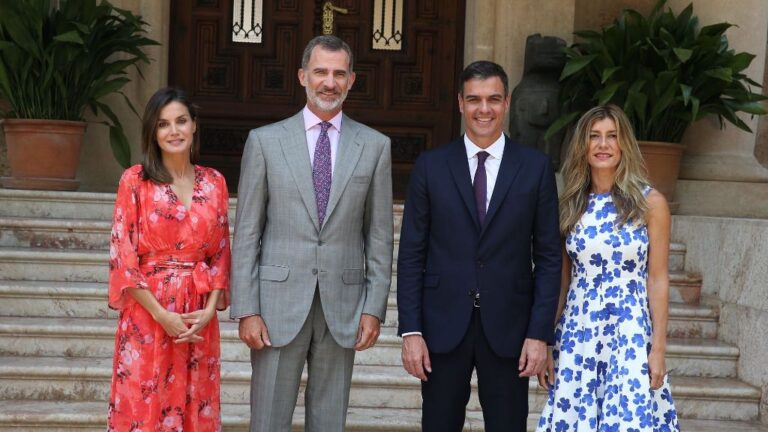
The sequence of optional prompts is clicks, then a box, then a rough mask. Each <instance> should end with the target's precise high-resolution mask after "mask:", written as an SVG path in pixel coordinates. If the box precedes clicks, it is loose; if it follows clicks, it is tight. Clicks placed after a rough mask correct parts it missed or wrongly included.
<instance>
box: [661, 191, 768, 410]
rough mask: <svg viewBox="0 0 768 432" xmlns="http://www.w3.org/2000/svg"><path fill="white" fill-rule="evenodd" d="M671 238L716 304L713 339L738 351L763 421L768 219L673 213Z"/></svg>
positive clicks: (767, 378)
mask: <svg viewBox="0 0 768 432" xmlns="http://www.w3.org/2000/svg"><path fill="white" fill-rule="evenodd" d="M764 205H768V202H765V203H764ZM672 240H673V241H676V242H680V243H684V244H685V245H686V247H687V253H686V258H685V269H686V270H688V271H692V272H697V273H700V274H701V275H702V277H703V287H702V294H703V295H704V296H706V297H705V299H706V300H707V301H712V302H714V303H716V304H718V305H719V306H720V330H719V335H718V337H719V338H720V339H722V340H724V341H725V342H728V343H731V344H734V345H737V346H738V347H739V350H740V352H741V354H740V356H739V363H738V374H739V378H741V379H742V380H744V381H746V382H748V383H750V384H752V385H754V386H757V387H760V389H761V390H762V392H763V399H762V401H761V404H760V416H761V420H762V421H763V422H764V423H768V366H766V359H768V338H766V329H768V220H765V219H735V218H717V217H704V216H679V215H676V216H674V217H673V221H672Z"/></svg>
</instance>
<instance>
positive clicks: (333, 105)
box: [304, 87, 348, 111]
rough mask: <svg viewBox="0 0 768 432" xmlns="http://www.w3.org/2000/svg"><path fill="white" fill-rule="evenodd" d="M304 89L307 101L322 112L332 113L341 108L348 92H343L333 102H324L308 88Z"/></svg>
mask: <svg viewBox="0 0 768 432" xmlns="http://www.w3.org/2000/svg"><path fill="white" fill-rule="evenodd" d="M304 89H305V90H306V92H307V99H308V100H310V101H311V102H312V104H313V105H315V106H316V107H318V108H320V110H322V111H334V110H336V109H338V108H339V107H341V104H342V103H344V99H346V98H347V93H348V90H345V91H343V92H342V93H341V94H340V95H339V97H338V98H337V99H335V100H333V101H326V100H323V99H321V98H320V97H318V96H317V94H316V93H315V92H314V91H313V90H310V88H309V87H304Z"/></svg>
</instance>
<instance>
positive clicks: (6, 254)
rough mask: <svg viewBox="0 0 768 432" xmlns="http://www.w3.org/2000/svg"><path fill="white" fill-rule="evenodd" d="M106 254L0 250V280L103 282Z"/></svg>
mask: <svg viewBox="0 0 768 432" xmlns="http://www.w3.org/2000/svg"><path fill="white" fill-rule="evenodd" d="M108 259H109V253H108V252H107V251H104V250H98V251H97V250H82V249H69V250H65V251H62V250H56V249H30V248H17V247H0V279H4V280H35V281H40V280H43V281H83V282H106V281H107V279H108V272H109V263H108Z"/></svg>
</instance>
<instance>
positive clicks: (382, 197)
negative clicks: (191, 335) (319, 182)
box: [230, 112, 393, 348]
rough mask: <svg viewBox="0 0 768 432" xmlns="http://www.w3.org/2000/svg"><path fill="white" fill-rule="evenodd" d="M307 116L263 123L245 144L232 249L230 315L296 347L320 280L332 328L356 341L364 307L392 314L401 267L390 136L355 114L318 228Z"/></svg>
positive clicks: (345, 127)
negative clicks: (390, 301) (248, 319)
mask: <svg viewBox="0 0 768 432" xmlns="http://www.w3.org/2000/svg"><path fill="white" fill-rule="evenodd" d="M306 141H307V139H306V132H305V130H304V119H303V115H302V113H301V112H299V113H298V114H296V115H295V116H293V117H290V118H288V119H286V120H283V121H281V122H278V123H274V124H271V125H268V126H264V127H261V128H259V129H254V130H252V131H251V132H250V134H249V136H248V141H247V142H246V144H245V150H244V152H243V159H242V163H241V170H240V183H239V186H238V197H237V198H238V199H237V217H236V221H235V238H234V243H233V247H232V273H231V292H232V305H231V312H230V314H231V317H232V318H240V317H243V316H247V315H254V314H260V315H261V316H262V318H263V319H264V321H265V323H266V325H267V329H268V331H269V336H270V339H271V341H272V344H273V346H276V347H279V346H284V345H286V344H288V343H289V342H290V341H292V340H293V339H294V338H295V337H296V335H297V334H298V332H299V330H300V329H301V326H302V325H303V324H304V321H305V319H306V317H307V315H308V314H309V309H310V306H311V304H312V299H313V296H314V292H315V287H316V286H318V287H319V290H320V300H321V303H322V309H323V313H324V316H325V319H326V321H327V323H328V328H329V329H330V331H331V334H332V335H333V337H334V339H335V340H336V342H338V343H339V344H340V345H341V346H343V347H346V348H351V347H353V346H354V344H355V339H356V337H357V329H358V325H359V321H360V315H361V313H366V314H371V315H374V316H376V317H378V318H380V319H381V320H382V321H384V317H385V313H386V308H387V296H388V293H389V286H390V278H391V272H392V241H393V239H392V235H393V233H392V231H393V226H392V225H393V223H392V175H391V171H392V167H391V154H390V141H389V138H387V137H386V136H384V135H382V134H380V133H378V132H376V131H374V130H373V129H371V128H369V127H366V126H364V125H362V124H360V123H358V122H356V121H354V120H352V119H350V118H349V117H347V116H344V117H343V118H342V122H341V135H340V141H339V147H338V151H337V155H336V162H335V167H334V173H333V178H332V183H331V193H330V197H329V200H328V207H327V210H326V217H325V218H326V220H325V223H324V224H323V226H322V228H321V227H320V226H319V223H318V217H317V206H316V204H315V191H314V185H313V182H312V166H311V164H310V159H309V151H308V150H307V142H306Z"/></svg>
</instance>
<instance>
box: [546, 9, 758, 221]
mask: <svg viewBox="0 0 768 432" xmlns="http://www.w3.org/2000/svg"><path fill="white" fill-rule="evenodd" d="M665 4H666V0H659V1H658V2H657V3H656V4H655V6H654V9H653V11H652V12H651V14H650V15H649V16H647V17H645V16H643V15H642V14H640V13H639V12H637V11H635V10H631V9H627V10H625V11H623V13H622V14H621V15H620V16H619V17H618V18H616V19H615V20H614V21H613V23H612V24H610V25H607V26H605V27H603V28H602V29H601V30H600V31H578V32H575V33H574V34H575V35H576V36H577V37H578V38H579V39H580V41H579V42H577V43H575V44H573V45H572V46H570V47H568V48H566V51H565V52H566V56H567V63H566V65H565V67H564V68H563V72H562V74H561V76H560V81H561V84H562V86H561V93H560V94H561V99H562V101H563V102H564V104H565V106H566V110H565V112H566V114H564V115H563V116H561V117H560V118H559V119H558V120H557V121H556V122H555V123H553V124H552V126H551V127H550V128H549V130H548V131H547V137H551V136H553V135H554V134H555V133H556V132H557V131H559V130H560V129H562V128H564V127H567V126H569V125H571V124H573V123H575V121H576V120H578V118H579V117H580V116H581V115H582V114H583V113H584V112H585V111H587V110H588V109H589V108H591V107H593V106H595V105H602V104H607V103H613V104H616V105H618V106H620V107H622V108H623V109H624V111H625V112H626V114H627V116H628V117H629V119H630V120H631V122H632V125H633V127H634V129H635V134H636V136H637V139H638V140H639V141H640V147H641V150H642V152H643V156H644V157H645V160H646V165H647V166H648V171H649V178H650V180H651V182H652V183H653V185H654V187H656V188H657V189H659V190H660V191H661V192H662V193H664V195H665V196H666V197H667V200H669V201H670V202H672V203H671V206H672V207H673V208H674V207H675V206H674V202H673V200H674V188H675V183H676V181H677V175H678V173H679V169H680V159H681V156H682V152H683V147H682V145H681V144H679V143H680V140H681V139H682V137H683V133H684V132H685V130H686V128H687V127H688V126H689V125H690V124H691V123H693V122H695V121H696V120H699V119H701V118H703V117H705V116H707V115H716V116H717V117H718V119H719V120H720V125H721V127H724V126H725V121H726V120H727V121H728V122H730V123H732V124H734V125H735V126H736V127H738V128H740V129H743V130H745V131H748V132H752V131H751V130H750V129H749V127H748V126H747V124H746V123H744V122H743V121H742V120H741V119H740V118H739V117H738V115H737V113H738V112H745V113H749V114H753V115H762V114H765V113H766V111H765V110H764V108H763V107H762V105H761V104H760V101H762V100H764V99H765V97H764V96H762V95H761V94H759V93H755V92H753V91H752V90H751V88H750V86H754V87H760V84H758V83H757V82H755V81H753V80H751V79H750V78H749V77H747V76H746V75H745V74H744V70H745V69H746V68H747V67H748V66H749V64H750V63H751V62H752V59H753V58H754V57H755V56H754V55H752V54H749V53H744V52H742V53H736V52H734V50H733V49H730V48H729V47H728V39H727V37H726V36H725V32H726V30H728V28H730V27H731V24H728V23H719V24H713V25H708V26H704V27H701V28H699V23H698V18H697V17H696V16H695V15H694V14H693V5H692V4H689V5H688V7H686V8H685V9H683V11H682V12H680V14H678V15H675V14H674V13H673V12H672V11H671V10H670V9H666V10H664V7H665Z"/></svg>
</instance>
